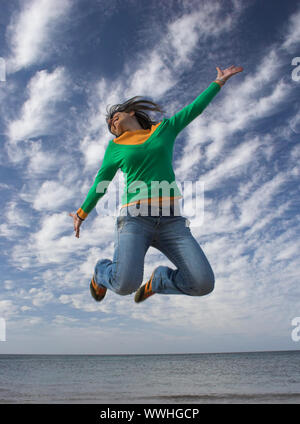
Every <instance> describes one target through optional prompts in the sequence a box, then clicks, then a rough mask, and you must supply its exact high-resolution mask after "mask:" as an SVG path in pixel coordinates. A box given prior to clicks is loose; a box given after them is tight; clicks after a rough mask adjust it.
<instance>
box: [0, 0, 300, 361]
mask: <svg viewBox="0 0 300 424" xmlns="http://www.w3.org/2000/svg"><path fill="white" fill-rule="evenodd" d="M299 29H300V8H299V4H297V2H295V1H293V0H286V1H284V2H282V1H279V0H278V1H274V0H272V1H268V0H266V1H263V2H262V1H258V0H256V1H255V0H248V1H246V2H245V1H237V0H232V1H229V0H228V1H226V2H225V1H212V0H209V1H200V0H195V1H193V0H189V1H183V0H181V1H179V0H178V1H171V0H159V1H158V0H156V1H154V0H152V1H144V0H131V1H116V0H110V1H106V0H105V1H104V0H93V1H92V0H88V1H87V0H26V1H15V0H12V1H10V2H4V1H2V2H1V16H0V57H1V58H3V59H4V60H5V65H6V75H5V81H1V82H0V134H1V155H0V163H1V168H0V175H1V182H0V190H1V209H2V221H1V224H0V234H1V251H2V255H1V259H0V265H1V284H0V317H2V318H5V321H6V341H5V342H0V353H99V354H102V353H103V354H105V353H114V354H117V353H181V352H182V353H184V352H226V351H247V350H276V349H279V350H282V349H299V344H297V342H294V341H293V340H292V338H291V332H292V330H293V327H292V325H291V321H292V319H293V318H294V317H297V316H300V301H299V280H300V279H299V277H300V267H299V254H298V252H299V227H300V222H299V174H300V171H299V159H300V146H299V137H300V114H299V106H300V101H299V99H300V96H299V94H300V71H299V72H298V75H299V78H298V77H296V78H293V74H292V72H293V70H294V69H295V66H294V65H292V60H293V58H295V57H300V45H299V42H300V30H299ZM299 63H300V60H299ZM231 64H235V65H237V66H243V67H244V71H243V72H242V73H240V74H238V75H236V76H234V77H232V78H231V79H230V80H229V81H228V82H227V83H226V85H225V86H224V87H222V88H221V90H220V92H219V93H218V94H217V95H216V97H215V98H214V99H213V100H212V102H211V103H210V104H209V106H208V107H207V108H206V110H205V111H204V112H203V114H202V115H201V116H199V117H198V118H196V119H195V120H194V121H193V122H192V123H191V124H190V125H189V126H188V127H186V128H185V129H184V131H182V132H181V133H180V134H179V135H178V137H177V139H176V143H175V150H174V162H173V164H174V171H175V175H176V181H177V182H183V181H187V180H188V181H198V180H200V181H203V182H204V188H205V193H204V196H205V210H204V221H203V224H202V225H201V226H194V227H193V226H191V231H192V233H193V235H194V237H195V238H196V239H197V240H198V242H199V244H200V245H201V247H202V248H203V250H204V252H205V254H206V256H207V257H208V259H209V261H210V264H211V265H212V268H213V270H214V273H215V279H216V283H215V290H214V291H213V292H212V293H211V294H209V295H208V296H203V297H198V298H193V297H190V296H172V295H160V296H153V297H152V298H150V299H149V300H148V301H146V302H145V303H142V304H140V305H137V304H135V302H134V300H133V297H134V294H133V295H129V296H119V295H117V294H115V293H113V292H108V294H107V296H106V298H105V300H104V301H103V302H101V303H99V304H98V303H96V302H95V301H94V300H93V299H92V298H91V296H90V292H89V282H90V278H91V275H92V273H93V269H94V265H95V263H96V261H97V260H98V259H100V258H112V256H113V231H114V223H115V217H112V216H101V215H100V214H98V213H97V210H96V209H95V210H93V211H92V212H91V213H90V215H89V217H88V219H87V220H86V222H84V224H83V225H82V227H81V236H80V238H79V239H77V238H75V237H74V233H73V225H72V220H71V218H70V217H69V216H68V213H69V212H70V211H75V210H76V209H78V208H79V207H80V206H81V204H82V202H83V200H84V198H85V196H86V194H87V192H88V190H89V188H90V186H91V185H92V183H93V180H94V177H95V175H96V173H97V171H98V169H99V168H100V166H101V162H102V158H103V154H104V151H105V148H106V146H107V143H108V141H109V140H110V139H111V134H110V133H109V132H108V129H107V127H106V125H105V113H106V106H107V105H108V104H110V105H112V104H115V103H120V102H123V101H125V100H127V99H128V98H130V97H133V96H135V95H141V96H144V97H148V98H150V99H152V100H153V101H155V102H157V103H159V104H160V105H162V107H163V108H164V110H166V111H167V113H166V115H165V116H166V117H170V116H172V115H173V114H174V113H176V112H177V111H178V110H180V109H181V108H183V107H184V106H185V105H187V104H189V103H191V102H192V101H193V100H194V99H195V98H196V97H197V96H198V95H199V94H200V93H201V92H202V91H203V90H205V89H206V88H207V87H208V85H209V84H210V83H211V82H212V81H213V80H214V79H215V78H216V75H217V72H216V66H220V67H221V68H222V69H224V68H226V67H228V66H230V65H231ZM294 75H295V73H294ZM296 76H297V75H296ZM159 116H160V115H159ZM155 117H156V116H155ZM120 172H121V171H118V174H117V175H116V176H115V179H114V181H113V182H112V185H111V186H110V188H109V190H108V193H107V194H106V196H109V195H110V191H111V193H112V188H113V187H114V184H116V181H117V180H118V179H119V178H122V176H120ZM103 200H104V199H103ZM101 201H102V200H100V202H101ZM158 265H167V266H170V267H174V265H173V264H172V263H171V262H170V261H169V260H168V259H167V258H166V257H165V256H164V255H163V254H162V253H160V252H159V251H158V250H156V249H154V248H152V247H151V248H150V249H149V250H148V253H147V255H146V260H145V269H144V281H146V280H147V279H148V278H149V277H150V275H151V273H152V271H153V269H154V268H155V267H156V266H158Z"/></svg>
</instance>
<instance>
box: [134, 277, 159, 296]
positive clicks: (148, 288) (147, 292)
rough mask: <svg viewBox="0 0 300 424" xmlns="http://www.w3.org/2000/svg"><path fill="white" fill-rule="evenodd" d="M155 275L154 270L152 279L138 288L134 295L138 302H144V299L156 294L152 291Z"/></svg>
mask: <svg viewBox="0 0 300 424" xmlns="http://www.w3.org/2000/svg"><path fill="white" fill-rule="evenodd" d="M153 276H154V271H153V272H152V275H151V278H150V280H148V281H147V283H146V284H144V285H143V286H141V287H140V288H139V289H138V290H137V292H136V294H135V296H134V300H135V302H136V303H139V302H143V301H144V300H146V299H148V297H150V296H152V295H153V294H155V293H154V292H153V291H152V279H153Z"/></svg>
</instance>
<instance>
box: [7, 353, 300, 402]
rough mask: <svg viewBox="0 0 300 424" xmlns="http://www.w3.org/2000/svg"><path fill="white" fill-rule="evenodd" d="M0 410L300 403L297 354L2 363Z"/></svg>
mask: <svg viewBox="0 0 300 424" xmlns="http://www.w3.org/2000/svg"><path fill="white" fill-rule="evenodd" d="M0 403H1V404H36V403H43V404H63V403H66V404H70V403H73V404H84V403H86V404H114V403H115V404H116V403H118V404H120V403H124V404H125V403H126V404H150V403H151V404H177V403H180V404H184V403H186V404H198V405H199V404H204V403H297V404H298V403H300V351H298V350H291V351H274V352H243V353H200V354H198V353H191V354H153V355H152V354H151V355H150V354H149V355H7V354H5V355H3V354H2V355H0Z"/></svg>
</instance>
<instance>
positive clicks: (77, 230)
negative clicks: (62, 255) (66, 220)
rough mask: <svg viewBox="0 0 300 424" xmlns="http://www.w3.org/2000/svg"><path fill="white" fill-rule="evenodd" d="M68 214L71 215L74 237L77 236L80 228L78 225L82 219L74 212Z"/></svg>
mask: <svg viewBox="0 0 300 424" xmlns="http://www.w3.org/2000/svg"><path fill="white" fill-rule="evenodd" d="M69 216H72V217H73V224H74V231H75V232H76V233H75V237H77V238H79V228H80V225H81V223H82V220H81V219H80V218H78V216H77V214H76V213H72V212H70V213H69Z"/></svg>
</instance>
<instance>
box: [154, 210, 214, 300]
mask: <svg viewBox="0 0 300 424" xmlns="http://www.w3.org/2000/svg"><path fill="white" fill-rule="evenodd" d="M185 222H186V219H185V218H184V217H182V216H180V217H172V218H168V219H166V218H165V219H164V220H163V221H162V228H161V231H160V234H159V237H158V239H157V240H155V241H154V242H153V243H152V246H153V247H155V248H157V249H158V250H160V251H161V252H162V253H163V254H164V255H166V256H167V258H168V259H169V260H170V261H171V262H173V263H174V265H175V266H176V267H177V268H176V269H172V268H170V267H168V266H158V267H157V268H156V269H155V272H154V277H153V280H152V290H153V291H154V292H155V293H162V294H186V295H190V296H203V295H206V294H208V293H210V292H211V291H212V290H213V289H214V283H215V277H214V273H213V270H212V268H211V266H210V264H209V262H208V260H207V258H206V256H205V254H204V252H203V250H202V249H201V247H200V245H199V244H198V242H197V240H196V239H195V238H194V237H193V235H192V233H191V230H190V228H189V227H186V225H185Z"/></svg>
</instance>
